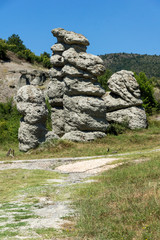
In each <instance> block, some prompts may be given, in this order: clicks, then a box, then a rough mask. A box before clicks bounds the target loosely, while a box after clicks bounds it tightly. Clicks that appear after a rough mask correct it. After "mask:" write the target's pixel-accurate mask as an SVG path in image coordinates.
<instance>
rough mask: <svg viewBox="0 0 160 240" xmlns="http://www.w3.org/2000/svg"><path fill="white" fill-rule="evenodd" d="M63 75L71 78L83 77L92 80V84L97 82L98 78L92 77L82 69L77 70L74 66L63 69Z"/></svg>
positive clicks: (67, 65)
mask: <svg viewBox="0 0 160 240" xmlns="http://www.w3.org/2000/svg"><path fill="white" fill-rule="evenodd" d="M62 73H63V75H64V77H65V76H69V77H83V78H87V79H90V81H92V82H96V81H97V78H96V77H95V76H94V75H92V74H91V73H89V72H87V71H84V70H82V69H77V68H76V67H74V66H73V65H69V64H66V65H65V66H64V67H63V68H62Z"/></svg>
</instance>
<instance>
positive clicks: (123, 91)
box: [108, 70, 141, 102]
mask: <svg viewBox="0 0 160 240" xmlns="http://www.w3.org/2000/svg"><path fill="white" fill-rule="evenodd" d="M108 87H109V89H110V90H111V92H113V93H114V94H116V95H118V96H120V97H121V98H122V99H123V100H125V101H127V102H136V101H137V99H138V100H140V97H141V93H140V90H139V85H138V83H137V81H136V79H135V78H134V74H133V72H131V71H126V70H121V71H119V72H117V73H114V74H113V75H112V76H111V78H110V79H109V80H108Z"/></svg>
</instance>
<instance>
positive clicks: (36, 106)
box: [16, 85, 48, 152]
mask: <svg viewBox="0 0 160 240" xmlns="http://www.w3.org/2000/svg"><path fill="white" fill-rule="evenodd" d="M16 101H17V109H18V111H19V112H20V113H21V114H22V115H23V117H22V119H21V122H20V128H19V131H18V139H19V149H20V151H24V152H26V151H28V150H30V149H33V148H36V147H37V146H38V145H39V143H41V142H44V141H45V138H46V134H47V130H46V126H45V123H46V119H47V114H48V111H47V108H46V105H45V99H44V96H43V94H42V92H41V91H40V90H39V89H37V88H36V87H34V86H32V85H26V86H23V87H21V88H20V89H19V90H18V92H17V96H16Z"/></svg>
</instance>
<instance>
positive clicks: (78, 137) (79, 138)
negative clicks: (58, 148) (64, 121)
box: [62, 131, 106, 142]
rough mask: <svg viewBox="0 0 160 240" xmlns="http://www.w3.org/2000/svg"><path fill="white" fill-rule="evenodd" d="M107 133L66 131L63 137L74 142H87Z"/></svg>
mask: <svg viewBox="0 0 160 240" xmlns="http://www.w3.org/2000/svg"><path fill="white" fill-rule="evenodd" d="M105 136H106V134H105V133H103V132H81V131H73V132H72V131H71V132H69V133H65V134H64V136H63V137H62V139H66V140H71V141H74V142H86V141H93V140H95V139H96V138H103V137H105Z"/></svg>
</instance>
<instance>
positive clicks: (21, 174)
mask: <svg viewBox="0 0 160 240" xmlns="http://www.w3.org/2000/svg"><path fill="white" fill-rule="evenodd" d="M59 177H60V174H58V173H55V172H50V171H44V170H22V169H12V170H4V171H0V202H1V203H5V202H6V203H7V202H8V201H11V200H13V199H16V198H17V197H18V196H19V195H23V194H25V195H26V197H24V199H25V198H27V197H29V196H30V198H33V197H36V196H37V197H38V196H39V195H42V192H43V185H44V184H45V183H46V181H47V179H55V178H59ZM52 185H53V184H52ZM44 187H45V188H46V187H47V186H44ZM37 188H38V190H37V191H35V189H37ZM54 191H55V187H54V186H52V194H54ZM30 193H32V194H31V195H28V194H30ZM43 193H44V192H43ZM38 194H39V195H38ZM30 200H31V199H30ZM7 204H8V203H7ZM2 207H5V205H4V206H2ZM6 208H7V205H6ZM13 208H14V205H13Z"/></svg>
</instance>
